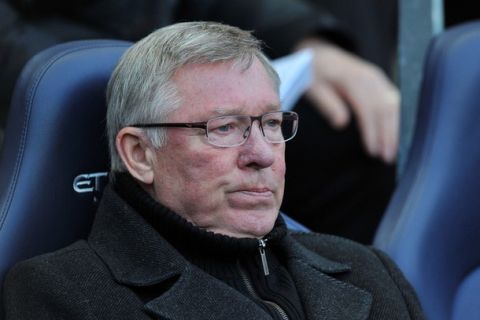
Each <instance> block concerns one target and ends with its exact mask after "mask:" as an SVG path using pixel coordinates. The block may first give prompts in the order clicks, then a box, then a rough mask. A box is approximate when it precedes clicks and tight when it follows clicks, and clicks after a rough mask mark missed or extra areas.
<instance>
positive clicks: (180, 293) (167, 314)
mask: <svg viewBox="0 0 480 320" xmlns="http://www.w3.org/2000/svg"><path fill="white" fill-rule="evenodd" d="M145 308H146V310H147V311H148V312H149V313H150V314H153V315H156V316H159V317H160V319H169V320H177V319H178V320H180V319H182V320H183V319H198V320H216V319H218V320H224V319H232V320H234V319H258V320H262V319H271V318H270V316H269V315H267V314H266V313H265V311H263V309H261V308H260V307H259V306H258V305H256V304H255V303H254V302H253V301H252V300H251V299H249V298H247V297H245V296H244V295H242V294H241V293H239V292H238V291H236V290H235V289H233V288H231V287H229V286H228V285H226V284H224V283H223V282H221V281H219V280H217V279H215V278H213V277H211V276H210V275H208V274H207V273H205V272H203V271H201V270H199V269H197V268H196V267H194V266H192V267H189V268H186V269H185V270H184V272H183V274H182V275H181V277H180V278H179V279H178V281H177V282H176V283H175V284H174V286H173V287H172V288H171V289H170V290H168V292H166V293H165V294H162V295H160V296H159V297H157V298H156V299H153V300H152V301H150V302H149V303H147V304H146V305H145Z"/></svg>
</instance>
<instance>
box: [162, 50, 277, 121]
mask: <svg viewBox="0 0 480 320" xmlns="http://www.w3.org/2000/svg"><path fill="white" fill-rule="evenodd" d="M173 81H174V83H175V86H176V89H177V91H178V94H179V96H180V99H181V103H180V107H179V108H178V109H177V110H176V111H174V112H173V113H172V117H171V120H175V119H179V120H180V119H181V120H182V121H198V120H200V119H205V118H207V117H212V116H217V115H224V114H248V115H257V114H262V113H265V112H268V111H273V110H279V109H280V101H279V97H278V93H277V90H276V89H275V87H274V83H273V80H272V79H271V78H270V77H269V75H268V73H267V71H266V70H265V68H264V66H263V65H262V64H261V62H260V61H258V59H255V60H254V61H253V63H252V65H251V66H250V67H249V68H248V69H244V68H242V67H241V66H238V65H236V64H235V63H233V62H219V63H212V64H192V65H187V66H184V67H182V68H181V69H180V70H178V71H177V72H176V73H175V75H174V76H173Z"/></svg>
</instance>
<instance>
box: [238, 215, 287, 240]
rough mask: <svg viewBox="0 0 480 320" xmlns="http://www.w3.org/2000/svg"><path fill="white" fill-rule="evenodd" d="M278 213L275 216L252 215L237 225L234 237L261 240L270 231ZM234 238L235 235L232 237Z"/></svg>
mask: <svg viewBox="0 0 480 320" xmlns="http://www.w3.org/2000/svg"><path fill="white" fill-rule="evenodd" d="M277 216H278V212H277V213H275V214H271V213H268V214H265V213H263V214H262V215H258V214H255V215H252V216H249V217H248V218H247V219H245V220H244V221H242V223H240V224H238V225H239V228H238V229H237V232H236V234H237V235H236V237H248V238H262V237H264V236H265V235H266V234H268V233H269V232H270V231H272V229H273V226H274V225H275V221H276V220H277ZM234 236H235V235H234Z"/></svg>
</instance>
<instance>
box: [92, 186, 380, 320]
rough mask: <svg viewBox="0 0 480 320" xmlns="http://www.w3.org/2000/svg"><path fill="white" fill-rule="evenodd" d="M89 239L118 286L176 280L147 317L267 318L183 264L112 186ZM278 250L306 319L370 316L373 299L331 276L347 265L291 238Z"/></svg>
mask: <svg viewBox="0 0 480 320" xmlns="http://www.w3.org/2000/svg"><path fill="white" fill-rule="evenodd" d="M88 241H89V243H90V245H91V247H92V248H93V249H94V250H95V251H96V252H97V254H98V255H99V257H100V258H101V259H102V260H103V261H104V263H105V264H106V265H107V266H108V268H109V269H110V271H111V273H112V275H113V277H114V278H115V280H116V281H117V282H118V283H120V284H123V285H127V286H134V287H148V286H153V285H156V284H160V283H162V282H164V281H167V280H169V279H172V278H176V280H175V284H174V285H173V286H172V287H171V288H170V289H169V290H168V291H167V292H165V293H164V294H162V295H160V296H158V297H156V298H154V299H153V300H151V301H149V302H148V303H147V304H146V305H145V309H146V310H147V312H149V313H152V314H154V315H157V316H161V317H163V318H166V319H172V320H174V319H189V318H190V319H191V318H195V319H203V318H205V319H269V316H267V315H266V314H265V312H264V311H263V310H262V309H261V308H260V307H258V306H257V305H256V304H255V303H254V302H253V301H252V300H250V299H248V298H246V297H245V296H243V295H242V294H240V293H239V292H237V291H236V290H234V289H233V288H231V287H229V286H228V285H226V284H225V283H223V282H221V281H218V280H217V279H215V278H213V277H212V276H210V275H208V274H207V273H205V272H203V271H202V270H200V269H198V268H197V267H195V266H194V265H192V264H190V263H189V262H187V261H186V260H185V259H184V258H183V257H182V256H181V255H180V254H179V253H178V251H176V249H175V248H173V247H172V246H171V245H170V244H169V243H168V242H167V241H166V240H165V239H163V238H162V237H161V236H160V235H159V234H158V232H157V231H156V230H155V229H154V228H153V227H151V226H150V225H149V224H148V223H146V221H145V220H143V218H142V217H141V216H140V215H139V214H138V213H136V212H135V211H134V210H133V209H132V208H131V207H130V206H128V204H126V203H125V202H124V201H123V200H122V199H121V198H120V197H119V196H118V195H117V194H116V193H115V192H114V191H113V190H112V188H111V187H107V189H106V190H105V192H104V195H103V199H102V203H101V205H100V208H99V210H98V212H97V216H96V218H95V222H94V225H93V227H92V231H91V234H90V236H89V239H88ZM282 246H283V248H284V250H285V253H286V256H287V261H288V263H287V267H288V269H289V270H290V272H291V274H292V277H293V279H294V281H295V284H296V285H297V290H298V292H299V295H300V298H301V299H302V301H304V302H305V303H304V309H305V313H306V315H307V318H308V319H345V320H349V319H351V320H353V319H366V318H367V317H368V314H369V310H370V305H371V300H372V298H371V295H370V294H369V293H368V292H366V291H364V290H362V289H359V288H357V287H354V286H353V285H350V284H348V283H346V282H342V281H340V280H337V279H336V278H335V277H334V276H335V275H337V274H342V273H347V272H349V271H350V267H349V266H348V265H345V264H341V263H337V262H334V261H331V260H329V259H326V258H324V257H322V256H320V255H318V254H316V253H314V252H312V251H310V250H309V249H307V248H305V247H304V246H303V245H301V244H300V243H298V242H297V241H296V240H294V239H293V238H292V237H290V236H286V237H285V239H284V241H283V243H282ZM232 306H235V307H234V308H232ZM245 310H247V311H245Z"/></svg>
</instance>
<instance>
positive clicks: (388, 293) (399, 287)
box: [291, 233, 424, 319]
mask: <svg viewBox="0 0 480 320" xmlns="http://www.w3.org/2000/svg"><path fill="white" fill-rule="evenodd" d="M291 235H292V237H293V238H294V239H296V240H297V241H298V242H300V243H301V244H302V245H303V246H304V247H306V248H308V249H309V250H311V251H313V252H315V253H316V254H318V255H320V256H322V257H324V258H327V259H329V260H332V261H335V262H340V263H343V264H346V265H348V266H350V272H347V273H345V274H340V275H338V278H339V279H341V280H343V281H346V282H349V283H351V284H353V285H355V286H357V287H360V288H362V289H365V290H366V291H368V292H370V293H372V295H373V298H374V301H373V310H372V313H374V314H377V313H378V319H382V317H381V316H380V315H381V314H383V313H384V312H385V310H386V306H388V308H389V309H392V310H396V311H395V312H394V313H393V314H397V316H398V315H400V314H402V313H403V312H405V310H406V311H407V314H408V318H410V319H424V315H423V312H422V308H421V306H420V302H419V301H418V298H417V295H416V293H415V291H414V289H413V287H412V286H411V285H410V283H409V282H408V280H407V279H406V278H405V276H404V274H403V273H402V271H401V270H400V269H399V268H398V267H397V266H396V264H395V262H394V261H393V260H392V259H390V257H389V256H388V255H387V254H386V253H384V252H383V251H381V250H379V249H377V248H375V247H373V246H366V245H364V244H360V243H358V242H355V241H352V240H349V239H346V238H342V237H339V236H335V235H327V234H319V233H291ZM373 318H374V319H376V316H373ZM402 319H403V318H402Z"/></svg>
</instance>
